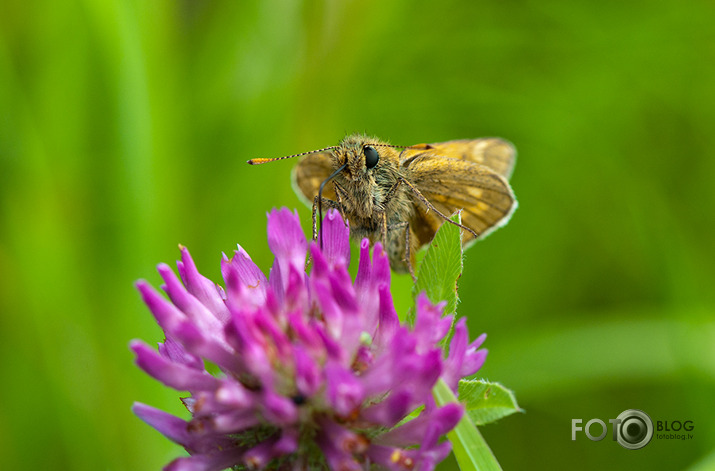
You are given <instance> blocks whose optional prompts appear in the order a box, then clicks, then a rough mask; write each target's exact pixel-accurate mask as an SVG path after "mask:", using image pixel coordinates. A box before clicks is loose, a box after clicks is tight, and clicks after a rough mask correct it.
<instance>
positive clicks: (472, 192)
mask: <svg viewBox="0 0 715 471" xmlns="http://www.w3.org/2000/svg"><path fill="white" fill-rule="evenodd" d="M472 142H474V141H472ZM445 144H449V143H445ZM512 147H513V146H512ZM485 155H486V154H485ZM490 162H491V161H490ZM403 164H405V165H406V166H405V176H406V177H407V180H408V181H409V184H410V186H412V187H414V188H415V189H416V190H417V191H419V192H420V193H421V194H422V195H423V196H424V197H425V198H426V199H427V200H428V201H429V202H430V204H432V205H433V206H434V208H435V209H437V210H438V211H439V212H441V213H442V214H444V215H447V216H449V215H451V214H453V213H454V212H455V211H458V210H462V224H464V225H465V226H467V227H468V228H470V229H472V230H473V231H474V232H476V233H477V234H478V235H479V237H480V238H482V237H485V236H486V235H487V234H489V233H490V232H491V231H493V230H494V229H497V228H498V227H501V226H502V225H504V224H506V222H507V221H508V220H509V218H510V217H511V214H512V213H513V212H514V210H515V209H516V206H517V203H516V198H515V197H514V192H513V191H512V189H511V187H510V186H509V183H508V182H507V180H506V178H505V176H504V175H502V174H501V173H500V172H498V171H496V170H495V169H492V168H490V167H488V166H487V165H484V164H480V163H477V162H474V161H473V160H472V158H471V157H470V158H469V159H468V158H465V157H464V155H463V154H462V155H461V156H460V158H455V157H445V156H444V155H442V154H441V152H440V153H438V152H437V149H436V148H428V150H425V151H422V152H419V153H417V154H414V155H411V156H409V157H408V158H407V159H406V160H405V161H403ZM511 165H512V166H513V163H512V164H511ZM501 168H502V171H504V170H506V169H507V167H505V166H502V167H501ZM415 201H416V203H415V207H416V211H415V214H414V216H413V218H412V220H411V222H410V225H411V227H412V229H413V231H414V233H415V236H416V237H417V239H418V242H419V244H418V245H419V246H421V245H423V244H426V243H428V242H429V241H430V240H432V237H434V233H435V232H436V231H437V229H438V228H439V226H440V225H441V224H442V223H443V222H444V219H443V218H442V217H440V216H439V215H438V214H436V213H435V211H431V210H430V209H429V208H428V207H427V206H426V205H425V204H424V203H421V202H419V201H418V199H417V198H415ZM474 239H475V237H474V235H473V234H471V233H469V232H467V231H464V233H463V235H462V242H464V243H467V242H470V241H473V240H474Z"/></svg>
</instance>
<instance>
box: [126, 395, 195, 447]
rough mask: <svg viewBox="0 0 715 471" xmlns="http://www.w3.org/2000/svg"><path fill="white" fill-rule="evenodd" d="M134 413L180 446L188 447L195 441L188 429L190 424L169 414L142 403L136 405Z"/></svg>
mask: <svg viewBox="0 0 715 471" xmlns="http://www.w3.org/2000/svg"><path fill="white" fill-rule="evenodd" d="M132 412H134V414H135V415H136V416H137V417H139V418H140V419H142V420H143V421H144V422H146V423H147V424H149V425H151V426H152V427H154V428H155V429H157V430H158V431H159V432H160V433H161V434H163V435H164V436H165V437H166V438H168V439H169V440H171V441H173V442H176V443H178V444H179V445H182V446H185V447H187V446H189V444H190V443H191V442H193V440H194V438H193V437H192V436H191V435H190V434H189V432H188V429H187V427H188V425H189V423H188V422H187V421H185V420H183V419H180V418H178V417H176V416H173V415H171V414H169V413H168V412H164V411H163V410H159V409H155V408H153V407H151V406H148V405H146V404H142V403H140V402H135V403H134V405H133V406H132Z"/></svg>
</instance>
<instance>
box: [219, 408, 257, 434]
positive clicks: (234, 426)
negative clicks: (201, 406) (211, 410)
mask: <svg viewBox="0 0 715 471" xmlns="http://www.w3.org/2000/svg"><path fill="white" fill-rule="evenodd" d="M260 423H261V419H260V417H259V415H258V414H256V411H254V410H252V409H242V410H233V411H229V412H226V413H220V414H214V415H213V416H212V417H211V419H210V426H209V428H210V430H211V431H212V432H215V433H238V432H240V431H242V430H246V429H248V428H251V427H255V426H256V425H258V424H260Z"/></svg>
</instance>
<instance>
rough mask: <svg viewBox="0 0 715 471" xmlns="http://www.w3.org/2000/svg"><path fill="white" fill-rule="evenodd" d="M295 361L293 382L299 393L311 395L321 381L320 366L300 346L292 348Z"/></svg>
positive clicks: (316, 390)
mask: <svg viewBox="0 0 715 471" xmlns="http://www.w3.org/2000/svg"><path fill="white" fill-rule="evenodd" d="M293 356H294V360H293V361H294V363H295V384H296V387H297V388H298V391H299V392H300V394H302V395H303V396H306V397H311V396H312V395H313V394H315V393H316V392H318V389H319V388H320V386H321V385H322V383H323V376H322V374H321V373H322V372H321V371H320V367H319V366H318V364H317V363H316V362H315V360H313V358H312V357H311V356H310V355H308V353H307V352H306V351H305V349H303V348H302V347H300V346H296V347H294V348H293Z"/></svg>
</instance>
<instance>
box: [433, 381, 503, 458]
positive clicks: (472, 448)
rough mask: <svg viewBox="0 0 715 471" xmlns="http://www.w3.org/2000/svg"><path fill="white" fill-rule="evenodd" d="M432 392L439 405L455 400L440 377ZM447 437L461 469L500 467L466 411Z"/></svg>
mask: <svg viewBox="0 0 715 471" xmlns="http://www.w3.org/2000/svg"><path fill="white" fill-rule="evenodd" d="M432 393H433V394H434V397H435V400H436V402H437V404H438V405H440V406H442V405H444V404H448V403H450V402H457V398H456V397H454V393H453V392H452V390H451V389H450V388H449V386H447V384H446V383H445V382H444V381H443V380H441V379H440V380H439V381H438V382H437V384H436V385H435V387H434V389H433V391H432ZM447 438H449V441H450V442H452V451H453V452H454V456H455V458H457V463H458V464H459V468H460V469H461V470H462V471H471V470H478V471H486V470H488V471H492V470H501V469H502V468H501V466H500V465H499V462H498V461H497V459H496V457H495V456H494V453H492V450H491V449H490V448H489V445H487V442H485V441H484V438H483V437H482V434H481V433H479V430H478V429H477V427H476V426H475V425H474V424H473V423H472V421H471V419H470V418H469V416H468V415H467V414H466V413H465V414H464V416H462V420H460V421H459V423H458V424H457V426H456V427H455V428H454V429H453V430H452V431H451V432H449V433H448V434H447Z"/></svg>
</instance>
